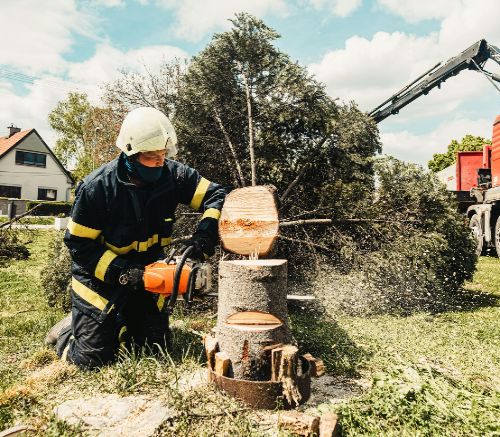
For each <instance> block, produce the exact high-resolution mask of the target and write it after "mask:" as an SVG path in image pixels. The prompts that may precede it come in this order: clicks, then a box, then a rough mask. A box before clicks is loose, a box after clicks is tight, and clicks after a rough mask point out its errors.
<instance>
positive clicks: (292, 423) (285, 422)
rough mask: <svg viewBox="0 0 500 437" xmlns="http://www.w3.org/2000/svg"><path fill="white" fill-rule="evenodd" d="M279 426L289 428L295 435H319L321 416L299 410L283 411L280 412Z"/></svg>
mask: <svg viewBox="0 0 500 437" xmlns="http://www.w3.org/2000/svg"><path fill="white" fill-rule="evenodd" d="M278 426H279V427H280V428H283V429H286V430H289V431H291V432H292V433H293V435H301V436H312V435H318V431H319V426H320V424H319V418H318V417H316V416H311V415H310V414H306V413H300V412H298V411H283V412H282V413H281V414H280V417H279V421H278Z"/></svg>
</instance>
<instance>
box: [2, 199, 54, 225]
mask: <svg viewBox="0 0 500 437" xmlns="http://www.w3.org/2000/svg"><path fill="white" fill-rule="evenodd" d="M45 203H48V202H45ZM40 205H42V204H41V203H39V204H38V205H36V206H34V207H33V208H31V209H30V210H29V211H26V212H25V213H23V214H21V215H16V216H15V217H14V218H13V219H12V220H10V221H8V222H5V223H2V224H1V225H0V228H4V227H5V226H9V225H11V224H12V223H14V222H16V221H17V220H19V219H21V218H23V217H24V216H27V215H28V214H29V213H30V212H33V211H34V210H35V209H37V208H38V207H39V206H40Z"/></svg>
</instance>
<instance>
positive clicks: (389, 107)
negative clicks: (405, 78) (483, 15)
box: [368, 39, 500, 123]
mask: <svg viewBox="0 0 500 437" xmlns="http://www.w3.org/2000/svg"><path fill="white" fill-rule="evenodd" d="M488 59H493V60H494V61H495V62H496V63H497V64H499V65H500V49H498V48H497V47H495V46H493V45H491V44H488V42H487V41H486V40H484V39H481V40H479V41H478V42H476V43H474V44H472V45H471V46H470V47H469V48H468V49H466V50H464V51H463V52H462V53H460V54H459V55H457V56H455V57H454V58H451V59H449V60H448V61H447V62H446V63H445V64H442V62H439V63H438V64H436V65H435V66H434V67H432V68H431V69H430V70H428V71H427V72H425V73H424V74H422V75H421V76H420V77H419V78H417V79H415V80H414V81H413V82H412V83H410V84H409V85H407V86H405V87H404V88H403V89H402V90H400V91H399V92H397V93H396V94H394V95H393V96H392V97H390V98H389V99H387V100H386V101H385V102H384V103H382V104H381V105H379V106H377V107H376V108H375V109H373V110H372V111H371V112H369V113H368V115H370V116H371V117H372V118H373V119H374V120H375V122H376V123H380V122H381V121H382V120H385V119H386V118H387V117H389V115H392V114H397V113H398V112H399V110H400V109H401V108H404V107H405V106H406V105H408V104H409V103H411V102H413V101H414V100H415V99H418V98H419V97H420V96H421V95H422V94H425V95H426V94H428V93H429V91H430V90H431V89H432V88H434V87H438V88H440V87H441V83H442V82H444V81H446V80H447V79H448V78H450V77H453V76H456V75H457V74H458V73H460V72H461V71H463V70H477V71H478V72H481V73H483V74H485V75H486V76H487V77H488V78H489V79H490V81H491V80H492V79H493V80H495V81H497V82H500V75H499V74H496V73H490V72H488V71H486V70H484V69H483V66H484V64H485V63H486V61H487V60H488Z"/></svg>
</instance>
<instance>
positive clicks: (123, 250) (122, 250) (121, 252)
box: [104, 241, 137, 255]
mask: <svg viewBox="0 0 500 437" xmlns="http://www.w3.org/2000/svg"><path fill="white" fill-rule="evenodd" d="M104 244H105V245H106V247H107V248H108V249H111V250H112V251H113V252H114V253H116V254H118V255H125V254H126V253H129V252H130V251H131V250H132V249H135V248H136V247H137V241H134V242H133V243H132V244H130V245H128V246H125V247H116V246H113V245H112V244H109V243H108V242H107V241H105V242H104Z"/></svg>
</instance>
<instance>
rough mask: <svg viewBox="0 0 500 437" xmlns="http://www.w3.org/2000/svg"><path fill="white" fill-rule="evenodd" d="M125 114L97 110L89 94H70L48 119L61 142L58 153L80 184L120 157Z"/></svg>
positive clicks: (116, 111)
mask: <svg viewBox="0 0 500 437" xmlns="http://www.w3.org/2000/svg"><path fill="white" fill-rule="evenodd" d="M124 114H125V110H124V109H123V110H121V107H117V108H113V109H111V108H110V107H105V108H101V107H98V106H93V105H92V104H91V103H90V102H89V101H88V99H87V95H86V94H80V93H69V94H68V99H67V100H63V101H60V102H59V103H58V104H57V107H56V108H55V109H54V110H53V111H51V112H50V113H49V115H48V118H47V121H48V124H49V126H50V127H51V128H52V129H53V130H54V131H55V132H56V134H57V136H58V138H57V140H56V145H55V147H54V153H55V154H56V156H57V157H58V158H59V159H60V161H61V162H62V164H63V165H64V166H65V167H70V168H72V169H73V170H72V175H73V176H74V177H75V179H77V180H81V179H83V178H84V177H85V176H87V175H88V174H89V173H91V172H92V171H93V170H95V169H96V168H98V167H100V166H101V165H103V164H105V163H106V162H109V161H111V160H112V159H113V158H115V157H116V156H117V155H118V150H117V148H116V145H115V141H116V137H117V136H118V133H119V130H120V126H121V122H122V120H123V117H124Z"/></svg>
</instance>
